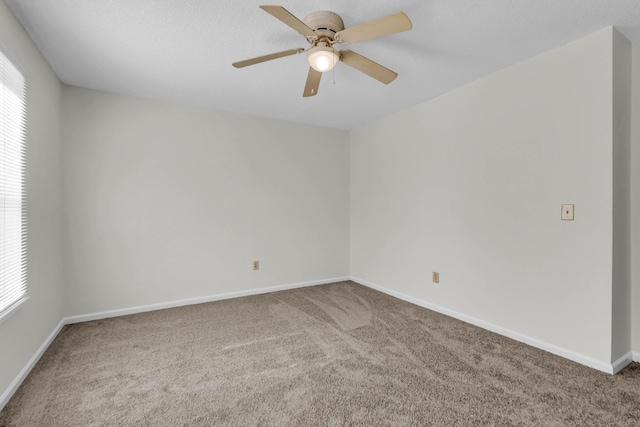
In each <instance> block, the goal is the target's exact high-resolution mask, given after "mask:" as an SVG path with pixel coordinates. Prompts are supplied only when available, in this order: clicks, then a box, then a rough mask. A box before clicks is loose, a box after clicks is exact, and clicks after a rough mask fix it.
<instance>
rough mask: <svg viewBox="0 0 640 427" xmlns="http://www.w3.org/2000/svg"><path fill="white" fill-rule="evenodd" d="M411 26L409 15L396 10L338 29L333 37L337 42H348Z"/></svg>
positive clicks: (359, 40) (367, 38) (392, 32)
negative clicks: (362, 22) (382, 16)
mask: <svg viewBox="0 0 640 427" xmlns="http://www.w3.org/2000/svg"><path fill="white" fill-rule="evenodd" d="M411 28H413V25H411V21H410V20H409V17H408V16H407V15H405V13H404V12H398V13H396V14H395V15H389V16H386V17H384V18H380V19H376V20H375V21H371V22H367V23H365V24H360V25H356V26H355V27H351V28H347V29H345V30H342V31H338V32H337V33H336V35H335V37H334V39H335V40H336V42H337V43H343V44H348V43H355V42H361V41H363V40H369V39H375V38H376V37H382V36H388V35H389V34H395V33H400V32H402V31H408V30H410V29H411Z"/></svg>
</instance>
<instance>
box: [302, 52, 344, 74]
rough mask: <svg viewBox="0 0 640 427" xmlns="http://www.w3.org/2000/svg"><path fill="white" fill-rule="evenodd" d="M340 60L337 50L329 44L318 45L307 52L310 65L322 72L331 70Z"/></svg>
mask: <svg viewBox="0 0 640 427" xmlns="http://www.w3.org/2000/svg"><path fill="white" fill-rule="evenodd" d="M339 60H340V58H339V57H338V54H337V53H336V51H335V50H334V49H333V48H332V47H329V46H316V47H314V48H311V49H309V51H308V52H307V61H309V65H311V67H312V68H313V69H314V70H316V71H319V72H321V73H324V72H325V71H329V70H331V69H332V68H333V67H334V66H335V65H336V64H337V63H338V61H339Z"/></svg>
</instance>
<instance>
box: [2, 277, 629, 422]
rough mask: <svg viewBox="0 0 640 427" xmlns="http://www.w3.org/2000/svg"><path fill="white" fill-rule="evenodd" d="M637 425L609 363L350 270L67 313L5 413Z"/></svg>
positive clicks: (133, 418)
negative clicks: (590, 364) (577, 357)
mask: <svg viewBox="0 0 640 427" xmlns="http://www.w3.org/2000/svg"><path fill="white" fill-rule="evenodd" d="M103 425H104V426H116V425H118V426H129V425H130V426H164V425H167V426H182V425H184V426H210V425H229V426H249V425H278V426H284V425H292V426H306V425H327V426H339V425H362V426H371V425H425V426H429V425H434V426H458V425H459V426H485V425H495V426H503V425H504V426H573V425H576V426H639V425H640V365H638V364H637V363H633V364H631V365H630V366H628V367H627V368H626V369H624V370H623V371H622V372H621V373H620V374H618V375H615V376H612V375H608V374H605V373H602V372H599V371H596V370H593V369H590V368H587V367H585V366H582V365H579V364H577V363H574V362H571V361H569V360H565V359H563V358H560V357H557V356H554V355H552V354H549V353H547V352H545V351H542V350H539V349H536V348H533V347H530V346H527V345H524V344H521V343H518V342H516V341H513V340H511V339H509V338H505V337H503V336H500V335H497V334H494V333H492V332H488V331H485V330H483V329H480V328H477V327H475V326H472V325H469V324H467V323H464V322H461V321H458V320H455V319H452V318H449V317H447V316H444V315H441V314H438V313H434V312H432V311H429V310H426V309H424V308H421V307H417V306H415V305H412V304H409V303H406V302H404V301H401V300H398V299H395V298H393V297H390V296H388V295H385V294H382V293H379V292H376V291H374V290H371V289H368V288H366V287H363V286H360V285H358V284H355V283H352V282H342V283H336V284H329V285H322V286H314V287H309V288H302V289H296V290H290V291H283V292H276V293H271V294H264V295H257V296H250V297H244V298H237V299H231V300H225V301H218V302H212V303H207V304H198V305H192V306H187V307H179V308H172V309H167V310H159V311H153V312H148V313H142V314H135V315H131V316H123V317H117V318H111V319H105V320H97V321H92V322H86V323H80V324H75V325H69V326H65V327H64V328H63V329H62V331H61V332H60V334H59V335H58V337H57V338H56V339H55V340H54V342H53V343H52V344H51V346H50V347H49V349H48V350H47V351H46V352H45V354H44V355H43V356H42V358H41V359H40V361H39V362H38V364H37V365H36V367H35V368H34V369H33V371H32V372H31V374H30V375H29V376H28V378H27V379H26V380H25V382H24V383H23V384H22V386H21V387H20V388H19V389H18V391H17V392H16V394H15V395H14V396H13V398H12V399H11V401H10V402H9V403H8V404H7V406H6V407H5V408H4V410H3V411H2V412H0V426H103Z"/></svg>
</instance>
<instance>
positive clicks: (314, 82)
mask: <svg viewBox="0 0 640 427" xmlns="http://www.w3.org/2000/svg"><path fill="white" fill-rule="evenodd" d="M321 77H322V73H321V72H320V71H316V70H314V69H313V68H312V67H309V74H308V75H307V83H306V85H305V86H304V92H303V93H302V96H303V97H307V96H314V95H316V94H317V93H318V87H319V86H320V78H321Z"/></svg>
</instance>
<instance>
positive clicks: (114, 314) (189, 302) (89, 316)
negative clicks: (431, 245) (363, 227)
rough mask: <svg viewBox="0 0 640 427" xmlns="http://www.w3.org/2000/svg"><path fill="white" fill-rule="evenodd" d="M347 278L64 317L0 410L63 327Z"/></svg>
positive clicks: (1, 400)
mask: <svg viewBox="0 0 640 427" xmlns="http://www.w3.org/2000/svg"><path fill="white" fill-rule="evenodd" d="M349 279H350V278H349V277H335V278H333V279H324V280H312V281H310V282H301V283H292V284H289V285H280V286H272V287H269V288H260V289H250V290H247V291H239V292H229V293H225V294H218V295H210V296H206V297H198V298H189V299H183V300H177V301H169V302H164V303H158V304H149V305H143V306H138V307H130V308H123V309H119V310H110V311H102V312H99V313H90V314H82V315H79V316H71V317H65V318H64V319H62V320H61V321H60V323H59V324H58V326H56V327H55V329H54V330H53V332H51V334H50V335H49V336H48V337H47V339H46V340H45V342H44V343H42V345H41V346H40V348H39V349H38V351H37V352H36V353H35V354H34V355H33V357H32V358H31V360H29V362H28V363H27V364H26V365H25V367H24V368H22V371H20V373H19V374H18V376H17V377H16V378H15V379H14V380H13V382H12V383H11V385H10V386H9V388H8V389H6V390H5V391H4V393H2V395H0V411H1V410H2V409H3V408H4V407H5V405H6V404H7V403H8V402H9V399H11V396H13V394H14V393H15V392H16V390H18V387H20V385H21V384H22V382H23V381H24V380H25V378H27V376H28V375H29V373H30V372H31V370H32V369H33V367H34V366H35V365H36V363H38V360H40V357H42V355H43V354H44V352H45V351H46V350H47V348H49V345H50V344H51V343H52V342H53V340H54V339H55V337H56V336H57V335H58V333H59V332H60V330H61V329H62V327H63V326H64V325H70V324H73V323H81V322H88V321H90V320H98V319H106V318H108V317H117V316H125V315H128V314H136V313H143V312H146V311H154V310H162V309H164V308H171V307H180V306H184V305H192V304H201V303H205V302H212V301H221V300H225V299H231V298H238V297H245V296H250V295H259V294H267V293H270V292H277V291H284V290H288V289H297V288H304V287H308V286H316V285H324V284H328V283H336V282H344V281H347V280H349Z"/></svg>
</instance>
